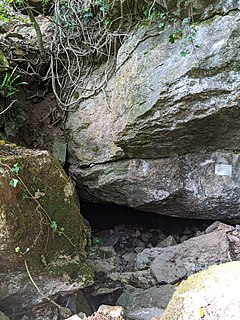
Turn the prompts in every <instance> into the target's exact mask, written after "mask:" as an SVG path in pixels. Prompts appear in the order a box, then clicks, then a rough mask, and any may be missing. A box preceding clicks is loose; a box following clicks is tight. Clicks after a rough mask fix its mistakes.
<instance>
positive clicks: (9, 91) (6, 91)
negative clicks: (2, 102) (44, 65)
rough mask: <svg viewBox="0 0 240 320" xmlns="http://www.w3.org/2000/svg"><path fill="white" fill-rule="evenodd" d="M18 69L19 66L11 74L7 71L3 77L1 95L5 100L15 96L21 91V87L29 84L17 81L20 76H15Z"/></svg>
mask: <svg viewBox="0 0 240 320" xmlns="http://www.w3.org/2000/svg"><path fill="white" fill-rule="evenodd" d="M16 69H17V66H16V67H15V68H14V69H13V70H12V72H11V73H9V72H8V71H7V72H6V73H5V75H4V77H3V80H2V83H1V84H0V94H1V95H2V97H3V98H4V99H5V98H9V97H11V96H13V95H14V94H15V93H17V92H18V91H19V87H20V86H22V85H26V84H27V82H25V81H20V82H18V81H17V80H19V78H20V75H15V72H16Z"/></svg>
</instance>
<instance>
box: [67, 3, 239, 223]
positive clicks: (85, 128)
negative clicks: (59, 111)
mask: <svg viewBox="0 0 240 320" xmlns="http://www.w3.org/2000/svg"><path fill="white" fill-rule="evenodd" d="M173 2H174V1H169V6H171V5H173ZM175 2H176V1H175ZM196 3H197V4H196V6H197V7H198V9H199V14H198V16H197V19H198V20H199V22H198V23H197V26H196V36H195V39H194V43H195V44H199V45H200V48H196V49H194V50H193V52H192V53H191V54H188V55H187V56H186V57H182V56H181V55H180V51H181V50H182V49H183V48H185V49H186V46H187V49H190V47H189V44H187V45H186V44H185V45H184V44H183V43H182V42H181V41H176V42H175V43H174V44H171V43H169V35H170V34H171V33H172V32H173V31H174V27H173V26H168V27H166V28H165V29H164V30H162V31H159V30H157V29H156V32H155V33H154V36H153V33H149V27H144V26H142V27H140V28H139V30H138V31H135V32H134V33H133V34H132V35H131V36H130V37H129V38H128V39H127V40H126V41H125V42H124V44H123V45H122V47H121V48H120V50H119V52H118V57H117V66H116V72H115V75H114V76H113V77H112V78H111V79H110V80H109V81H108V84H107V87H106V88H105V90H103V91H101V92H100V93H99V94H98V95H96V96H95V97H94V98H90V99H88V100H86V101H83V102H81V104H80V105H79V106H78V109H77V110H76V111H75V112H73V113H69V115H68V120H67V132H68V137H69V150H70V154H71V161H72V163H73V165H72V166H71V168H70V172H71V174H72V175H73V176H74V178H75V179H76V181H77V183H78V184H79V187H80V190H81V191H80V192H82V198H83V199H85V200H88V201H96V202H101V201H109V202H114V203H119V204H123V205H127V206H131V207H134V208H138V209H140V210H144V211H153V212H157V213H163V214H167V215H175V216H183V217H197V218H200V217H201V218H210V219H222V218H224V219H231V218H236V217H238V215H239V214H238V211H239V210H238V209H239V200H238V193H239V187H240V185H239V182H238V175H239V160H238V159H239V158H238V155H237V154H235V153H238V148H239V145H240V134H239V133H240V129H239V128H240V108H239V86H240V77H239V65H240V63H239V56H240V55H239V53H240V50H239V32H238V30H239V26H240V25H239V11H238V10H237V9H239V8H240V6H239V2H238V1H207V2H205V1H204V4H203V2H201V4H200V1H197V2H196ZM161 4H162V1H161ZM173 7H174V6H173ZM175 7H176V8H177V10H178V11H179V10H180V11H179V12H180V13H179V14H180V16H184V10H185V9H184V8H185V7H184V4H183V1H177V2H176V4H175ZM206 18H207V20H204V19H206ZM184 46H185V47H184ZM98 72H102V69H101V68H100V69H99V71H98ZM233 151H234V152H235V153H234V152H233Z"/></svg>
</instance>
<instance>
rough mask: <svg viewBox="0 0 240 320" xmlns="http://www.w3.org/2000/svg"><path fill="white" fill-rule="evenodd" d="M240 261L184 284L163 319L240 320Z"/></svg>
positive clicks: (197, 275)
mask: <svg viewBox="0 0 240 320" xmlns="http://www.w3.org/2000/svg"><path fill="white" fill-rule="evenodd" d="M239 286H240V262H239V261H234V262H228V263H224V264H221V265H215V266H212V267H210V268H209V269H207V270H204V271H201V272H198V273H196V274H194V275H191V276H190V277H188V279H187V280H185V281H183V282H182V283H181V284H180V285H179V287H178V288H177V290H176V291H175V293H174V295H173V297H172V299H171V300H170V302H169V304H168V307H167V309H166V311H165V313H164V314H163V316H162V317H161V320H193V319H198V320H201V319H204V320H219V319H234V320H237V319H239V312H240V303H239V296H238V294H237V292H238V291H239Z"/></svg>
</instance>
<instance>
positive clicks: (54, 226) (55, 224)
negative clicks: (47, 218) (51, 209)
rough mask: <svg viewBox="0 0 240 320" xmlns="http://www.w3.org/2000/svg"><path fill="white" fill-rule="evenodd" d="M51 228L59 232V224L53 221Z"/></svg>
mask: <svg viewBox="0 0 240 320" xmlns="http://www.w3.org/2000/svg"><path fill="white" fill-rule="evenodd" d="M50 226H51V228H52V229H53V230H54V231H57V222H56V221H54V220H52V221H51V224H50Z"/></svg>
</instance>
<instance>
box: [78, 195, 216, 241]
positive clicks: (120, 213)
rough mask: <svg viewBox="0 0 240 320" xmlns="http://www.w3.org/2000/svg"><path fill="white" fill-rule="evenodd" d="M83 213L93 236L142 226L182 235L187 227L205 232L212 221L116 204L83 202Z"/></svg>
mask: <svg viewBox="0 0 240 320" xmlns="http://www.w3.org/2000/svg"><path fill="white" fill-rule="evenodd" d="M81 213H82V215H83V216H84V218H85V219H86V220H87V221H88V222H89V223H90V226H91V229H92V233H93V235H94V234H95V233H98V232H100V231H103V230H106V229H111V228H113V227H115V226H118V225H128V226H131V225H132V226H133V225H141V226H143V227H144V228H145V229H148V228H149V229H152V228H160V229H162V230H163V231H164V232H165V233H166V234H167V235H171V234H182V233H183V232H184V230H185V229H186V227H188V228H189V229H192V228H197V229H199V230H201V231H202V230H204V229H205V228H207V227H208V226H209V225H210V224H212V223H213V221H211V220H203V219H189V218H178V217H170V216H166V215H161V214H157V213H154V212H143V211H139V210H136V209H133V208H130V207H126V206H121V205H117V204H114V203H90V202H84V201H81Z"/></svg>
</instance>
